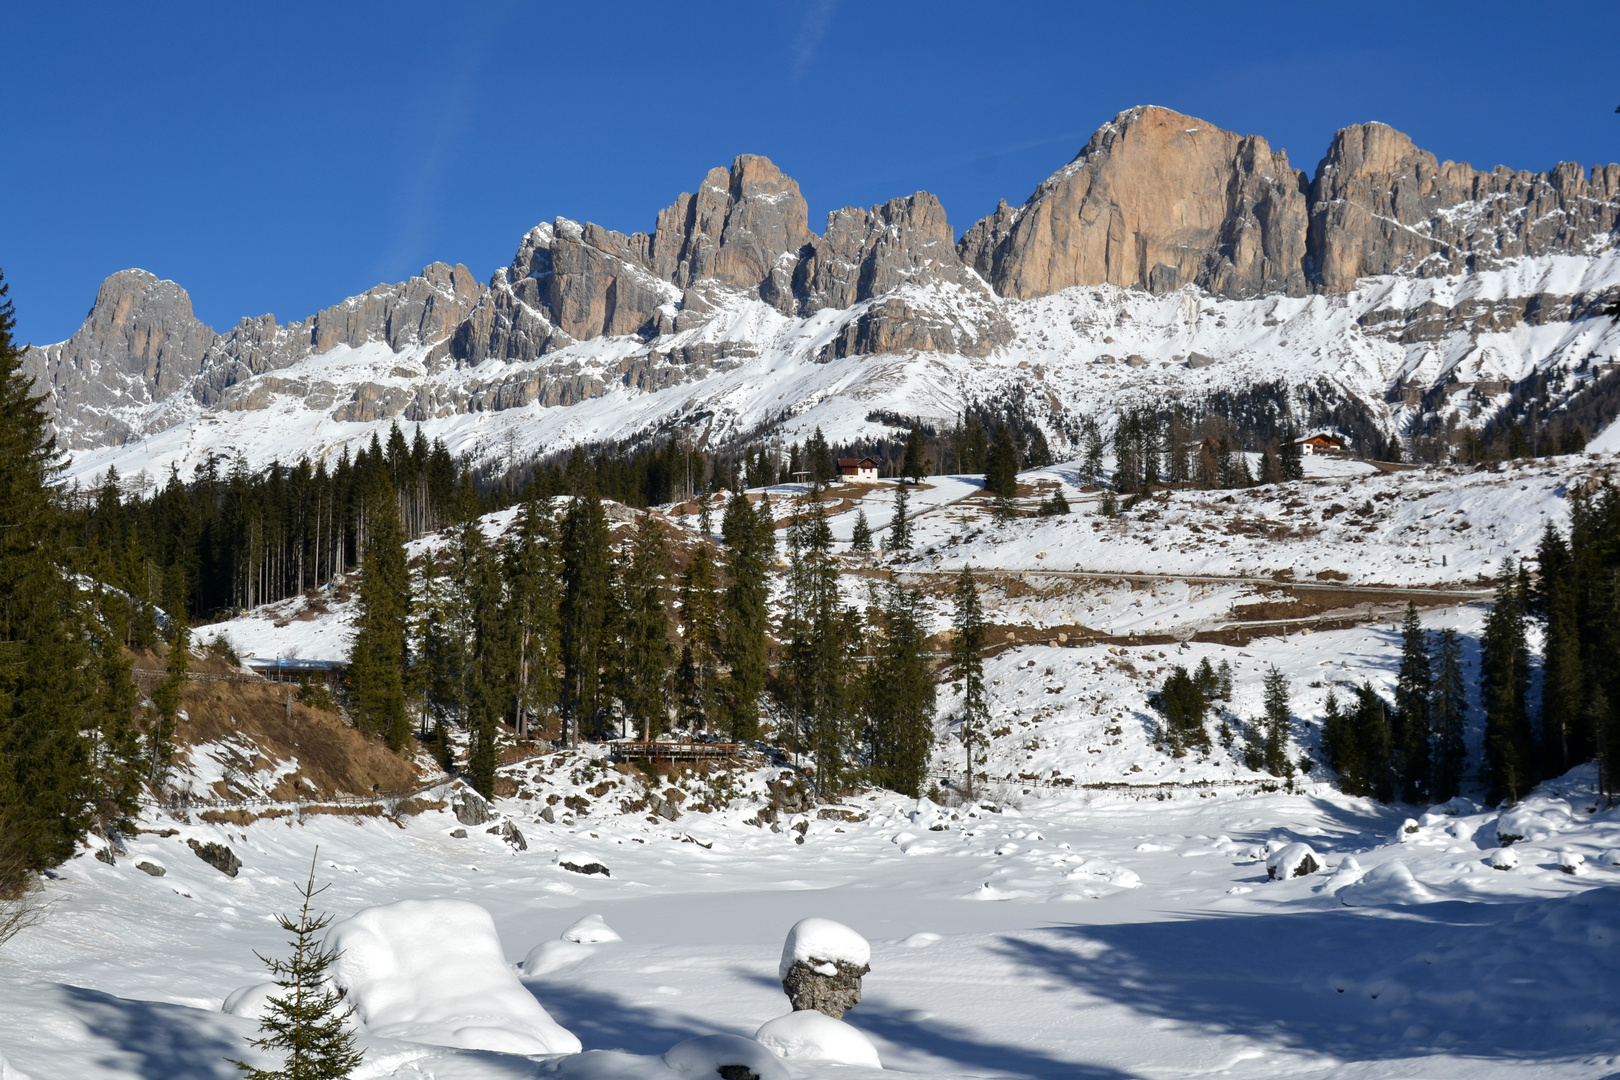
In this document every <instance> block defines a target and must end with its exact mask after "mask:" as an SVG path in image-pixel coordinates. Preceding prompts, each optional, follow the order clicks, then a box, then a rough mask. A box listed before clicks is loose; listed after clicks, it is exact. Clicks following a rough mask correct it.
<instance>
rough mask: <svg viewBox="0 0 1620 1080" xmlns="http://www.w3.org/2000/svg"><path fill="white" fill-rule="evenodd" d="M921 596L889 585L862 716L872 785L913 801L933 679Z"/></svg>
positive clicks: (930, 725)
mask: <svg viewBox="0 0 1620 1080" xmlns="http://www.w3.org/2000/svg"><path fill="white" fill-rule="evenodd" d="M926 612H927V609H926V607H925V604H924V601H923V599H922V595H921V594H920V593H918V592H916V591H915V590H912V589H905V588H902V587H901V586H900V585H898V584H893V583H891V584H890V586H889V593H888V597H887V598H886V601H885V603H884V605H883V616H882V621H883V625H882V630H883V634H882V637H881V639H880V641H879V644H878V647H877V655H876V657H875V658H874V659H873V662H872V663H871V664H870V665H869V675H868V693H867V716H868V719H869V721H870V723H871V732H872V734H871V744H872V770H873V774H874V776H875V777H876V779H877V781H878V782H879V783H880V784H882V785H884V786H885V787H888V788H890V789H892V790H894V791H898V792H900V793H901V794H903V795H909V796H911V797H912V798H916V797H917V796H918V795H920V794H921V792H922V786H923V781H924V780H925V779H926V777H927V771H928V755H929V752H930V751H931V750H932V749H933V744H934V675H933V672H932V671H931V670H930V669H929V666H928V655H927V649H928V631H927V629H926V628H925V625H924V624H925V621H926V617H927V614H926Z"/></svg>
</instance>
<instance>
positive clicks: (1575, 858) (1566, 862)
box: [1553, 851, 1586, 874]
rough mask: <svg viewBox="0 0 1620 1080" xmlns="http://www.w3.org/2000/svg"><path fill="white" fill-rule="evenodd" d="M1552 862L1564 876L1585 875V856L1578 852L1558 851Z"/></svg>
mask: <svg viewBox="0 0 1620 1080" xmlns="http://www.w3.org/2000/svg"><path fill="white" fill-rule="evenodd" d="M1553 862H1554V863H1556V864H1557V866H1558V869H1560V870H1562V871H1563V872H1564V873H1566V874H1584V873H1586V856H1585V855H1582V854H1581V853H1580V852H1578V851H1560V852H1559V853H1558V854H1557V855H1555V856H1554V857H1553Z"/></svg>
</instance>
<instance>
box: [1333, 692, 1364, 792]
mask: <svg viewBox="0 0 1620 1080" xmlns="http://www.w3.org/2000/svg"><path fill="white" fill-rule="evenodd" d="M1322 755H1323V757H1325V758H1326V759H1327V765H1328V767H1329V768H1330V769H1332V770H1333V771H1334V772H1336V773H1338V774H1339V787H1340V788H1341V789H1342V790H1344V791H1345V793H1347V794H1350V795H1365V794H1367V770H1366V764H1365V762H1363V761H1362V758H1361V737H1360V733H1359V732H1358V731H1357V730H1356V723H1355V718H1354V717H1353V716H1351V715H1349V714H1347V713H1345V712H1344V710H1343V709H1342V708H1341V707H1340V705H1339V697H1338V694H1336V693H1335V692H1334V691H1333V688H1332V687H1329V688H1328V693H1327V700H1326V701H1325V702H1324V703H1323V706H1322Z"/></svg>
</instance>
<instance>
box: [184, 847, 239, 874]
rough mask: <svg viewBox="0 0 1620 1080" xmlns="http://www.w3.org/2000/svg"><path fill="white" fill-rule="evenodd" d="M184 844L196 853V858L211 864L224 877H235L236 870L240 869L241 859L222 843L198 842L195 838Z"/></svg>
mask: <svg viewBox="0 0 1620 1080" xmlns="http://www.w3.org/2000/svg"><path fill="white" fill-rule="evenodd" d="M186 846H187V847H189V848H190V849H191V850H192V851H193V852H195V853H196V856H197V858H199V859H201V860H202V861H203V862H205V863H207V864H208V865H209V866H212V867H213V868H214V869H215V870H218V871H219V872H220V873H222V874H224V875H225V876H226V877H235V876H236V872H237V871H238V870H240V869H242V860H241V859H238V858H237V857H236V854H235V853H234V852H233V851H231V849H230V848H228V847H226V846H225V845H224V844H219V843H215V842H214V841H212V840H210V841H209V842H208V843H206V844H199V843H198V842H197V841H195V840H187V841H186Z"/></svg>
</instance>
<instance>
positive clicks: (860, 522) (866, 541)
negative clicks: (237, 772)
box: [849, 510, 872, 555]
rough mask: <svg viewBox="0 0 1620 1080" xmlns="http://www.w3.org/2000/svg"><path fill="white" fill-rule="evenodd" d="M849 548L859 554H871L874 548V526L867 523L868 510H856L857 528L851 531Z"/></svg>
mask: <svg viewBox="0 0 1620 1080" xmlns="http://www.w3.org/2000/svg"><path fill="white" fill-rule="evenodd" d="M849 550H850V551H852V552H854V553H855V554H857V555H866V554H870V552H871V550H872V526H870V525H868V524H867V523H866V511H865V510H857V511H855V528H854V530H853V531H852V532H851V533H850V537H849Z"/></svg>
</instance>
